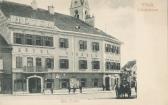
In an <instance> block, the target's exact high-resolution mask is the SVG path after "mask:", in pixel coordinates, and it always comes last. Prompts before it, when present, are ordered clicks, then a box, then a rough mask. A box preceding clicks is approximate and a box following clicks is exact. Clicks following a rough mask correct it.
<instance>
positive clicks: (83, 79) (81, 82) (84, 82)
mask: <svg viewBox="0 0 168 105" xmlns="http://www.w3.org/2000/svg"><path fill="white" fill-rule="evenodd" d="M80 84H81V86H82V87H86V79H85V78H82V79H81V80H80Z"/></svg>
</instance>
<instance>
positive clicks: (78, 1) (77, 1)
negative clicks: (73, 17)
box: [71, 0, 89, 8]
mask: <svg viewBox="0 0 168 105" xmlns="http://www.w3.org/2000/svg"><path fill="white" fill-rule="evenodd" d="M80 6H85V7H86V8H89V3H88V0H72V1H71V8H76V7H80Z"/></svg>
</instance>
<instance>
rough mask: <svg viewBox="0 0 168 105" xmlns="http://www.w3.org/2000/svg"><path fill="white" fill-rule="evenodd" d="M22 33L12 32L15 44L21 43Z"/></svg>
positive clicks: (22, 39)
mask: <svg viewBox="0 0 168 105" xmlns="http://www.w3.org/2000/svg"><path fill="white" fill-rule="evenodd" d="M23 41H24V35H23V34H21V33H14V43H15V44H23Z"/></svg>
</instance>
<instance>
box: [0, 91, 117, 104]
mask: <svg viewBox="0 0 168 105" xmlns="http://www.w3.org/2000/svg"><path fill="white" fill-rule="evenodd" d="M63 92H64V93H63ZM101 100H116V97H115V91H96V90H95V89H93V90H84V92H83V93H82V94H81V93H79V92H78V91H77V92H76V93H75V94H74V93H70V94H69V93H68V92H67V90H59V91H58V92H57V94H56V93H55V94H47V93H46V94H19V95H18V94H17V95H16V94H15V95H0V105H30V104H31V105H33V104H38V103H40V104H41V103H42V105H43V104H44V105H46V104H49V103H50V105H55V104H56V103H57V105H58V103H60V104H61V103H64V104H68V103H81V102H83V101H84V102H86V101H87V102H88V101H101Z"/></svg>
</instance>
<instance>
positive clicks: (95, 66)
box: [92, 60, 100, 70]
mask: <svg viewBox="0 0 168 105" xmlns="http://www.w3.org/2000/svg"><path fill="white" fill-rule="evenodd" d="M96 63H98V64H96ZM92 69H93V70H100V61H98V60H93V61H92Z"/></svg>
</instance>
